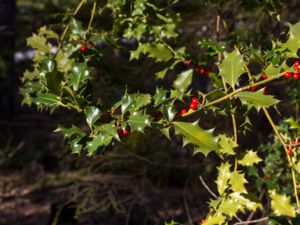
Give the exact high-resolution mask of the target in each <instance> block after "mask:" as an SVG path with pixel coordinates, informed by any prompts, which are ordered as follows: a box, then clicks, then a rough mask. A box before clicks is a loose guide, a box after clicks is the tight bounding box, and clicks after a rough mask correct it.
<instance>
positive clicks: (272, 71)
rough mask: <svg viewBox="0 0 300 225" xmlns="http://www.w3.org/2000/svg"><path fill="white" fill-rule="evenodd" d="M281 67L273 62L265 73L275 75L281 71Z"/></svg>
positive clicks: (270, 75)
mask: <svg viewBox="0 0 300 225" xmlns="http://www.w3.org/2000/svg"><path fill="white" fill-rule="evenodd" d="M280 70H281V67H275V66H274V65H273V64H272V63H270V64H269V65H268V66H267V68H266V69H265V73H266V74H267V75H268V76H269V77H272V76H274V75H278V74H279V73H280Z"/></svg>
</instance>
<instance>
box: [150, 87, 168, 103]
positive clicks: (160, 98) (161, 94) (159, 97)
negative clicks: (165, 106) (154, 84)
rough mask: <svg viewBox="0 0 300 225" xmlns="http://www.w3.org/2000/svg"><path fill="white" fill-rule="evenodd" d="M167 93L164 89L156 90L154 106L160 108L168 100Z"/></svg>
mask: <svg viewBox="0 0 300 225" xmlns="http://www.w3.org/2000/svg"><path fill="white" fill-rule="evenodd" d="M166 94H167V91H166V90H165V89H163V88H156V91H155V95H154V96H153V100H154V106H155V107H156V106H158V105H160V104H162V103H163V102H165V101H166V100H167V97H166Z"/></svg>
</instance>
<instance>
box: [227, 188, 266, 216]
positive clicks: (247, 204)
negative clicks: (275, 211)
mask: <svg viewBox="0 0 300 225" xmlns="http://www.w3.org/2000/svg"><path fill="white" fill-rule="evenodd" d="M229 197H230V198H231V199H234V200H235V201H237V202H239V204H240V208H239V210H240V211H241V212H244V209H248V210H249V211H255V210H256V209H257V208H262V205H261V204H260V203H258V202H256V201H254V200H250V199H248V198H245V197H244V196H243V195H241V193H240V192H233V193H231V194H229Z"/></svg>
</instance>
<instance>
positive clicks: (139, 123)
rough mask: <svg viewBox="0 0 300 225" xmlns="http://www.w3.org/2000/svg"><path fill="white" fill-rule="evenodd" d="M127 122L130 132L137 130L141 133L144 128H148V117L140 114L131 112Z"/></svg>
mask: <svg viewBox="0 0 300 225" xmlns="http://www.w3.org/2000/svg"><path fill="white" fill-rule="evenodd" d="M127 122H128V124H129V125H130V127H131V130H132V131H135V130H138V131H140V132H143V131H144V129H145V127H146V126H150V116H148V115H143V114H142V113H141V112H133V113H132V114H131V115H130V116H129V118H128V120H127Z"/></svg>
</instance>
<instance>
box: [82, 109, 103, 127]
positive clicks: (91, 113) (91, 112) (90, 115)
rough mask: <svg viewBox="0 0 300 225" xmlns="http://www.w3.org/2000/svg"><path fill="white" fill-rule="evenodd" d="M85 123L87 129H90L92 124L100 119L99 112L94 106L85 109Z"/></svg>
mask: <svg viewBox="0 0 300 225" xmlns="http://www.w3.org/2000/svg"><path fill="white" fill-rule="evenodd" d="M84 113H85V118H86V122H87V123H88V125H89V127H92V126H93V125H94V123H95V122H96V121H97V120H98V119H99V118H100V110H99V109H98V108H97V107H95V106H89V107H86V108H85V110H84Z"/></svg>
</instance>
